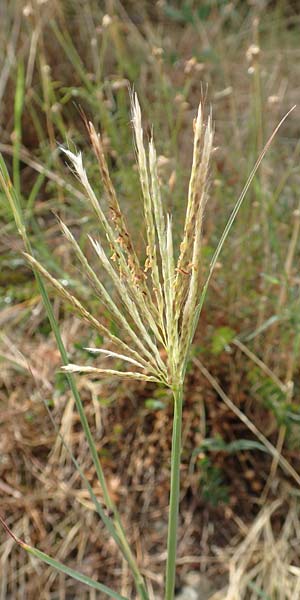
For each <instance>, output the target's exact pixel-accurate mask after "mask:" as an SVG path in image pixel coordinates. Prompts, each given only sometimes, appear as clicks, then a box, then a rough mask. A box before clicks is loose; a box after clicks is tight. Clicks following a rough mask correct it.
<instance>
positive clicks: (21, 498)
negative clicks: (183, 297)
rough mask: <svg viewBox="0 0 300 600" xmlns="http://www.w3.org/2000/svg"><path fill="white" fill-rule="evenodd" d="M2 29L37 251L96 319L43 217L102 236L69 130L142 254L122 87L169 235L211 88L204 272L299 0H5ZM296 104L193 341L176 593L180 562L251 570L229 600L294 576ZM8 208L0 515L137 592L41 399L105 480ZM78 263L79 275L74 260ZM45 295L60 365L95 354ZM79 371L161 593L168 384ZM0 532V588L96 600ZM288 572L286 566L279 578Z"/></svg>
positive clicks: (292, 95) (3, 115)
mask: <svg viewBox="0 0 300 600" xmlns="http://www.w3.org/2000/svg"><path fill="white" fill-rule="evenodd" d="M0 23H1V26H0V45H1V57H2V59H1V60H2V62H1V71H0V100H1V105H0V106H1V110H0V127H1V143H0V151H1V152H2V153H3V155H4V157H5V159H6V161H7V164H8V166H9V169H10V172H11V174H12V178H13V182H14V184H15V186H16V188H17V190H20V192H21V196H22V202H23V208H24V210H25V213H26V221H27V226H28V229H29V232H30V237H31V242H32V245H33V246H34V247H35V249H36V252H37V256H38V257H39V258H40V260H41V261H42V262H43V263H44V264H45V265H46V266H47V268H48V269H49V270H51V272H52V273H54V274H55V276H56V277H58V278H59V279H61V280H64V281H67V283H68V285H69V287H70V289H72V287H73V286H76V287H77V288H79V289H80V292H81V297H82V300H84V302H85V303H86V304H87V305H88V306H89V307H90V309H91V310H93V311H95V313H96V314H98V313H99V307H98V304H97V301H96V299H94V298H92V297H90V296H87V293H86V286H85V281H84V279H83V276H82V273H81V272H80V271H78V270H77V269H76V268H75V267H73V265H72V257H71V254H70V250H69V248H68V247H67V245H66V244H65V241H64V239H63V238H62V236H61V233H60V230H59V227H58V225H57V221H56V218H55V216H54V214H55V213H58V214H59V215H60V216H61V217H62V218H63V220H64V221H65V222H66V223H67V224H68V226H70V227H71V228H72V231H73V232H74V233H75V234H76V235H77V237H79V240H80V242H81V243H82V246H83V247H85V244H86V237H87V234H88V233H90V232H93V233H95V231H96V223H95V220H94V217H93V215H92V214H90V213H89V212H87V209H86V206H85V204H84V202H83V200H82V195H81V191H80V188H79V185H78V187H77V184H76V181H75V180H74V178H73V176H72V174H71V173H70V171H69V170H68V168H67V166H66V164H65V159H64V158H63V156H62V155H61V153H60V151H59V144H65V145H67V146H69V147H70V148H71V149H74V148H75V147H76V148H77V149H81V150H84V154H85V157H86V164H87V167H88V172H89V176H90V179H91V182H92V183H93V185H94V189H95V190H97V191H98V193H99V195H100V196H101V193H102V190H101V185H100V181H99V175H98V170H97V165H96V162H95V160H94V158H93V156H92V152H91V149H90V147H89V142H88V136H87V134H86V132H85V128H84V124H83V121H82V118H81V112H82V111H84V113H85V114H86V115H87V117H88V118H89V119H91V120H92V121H93V123H94V124H95V127H96V128H98V129H99V130H101V132H102V135H103V138H104V143H105V149H106V154H107V158H108V161H109V165H110V169H111V173H112V176H113V179H114V184H115V186H116V188H117V191H118V194H119V201H120V203H121V204H122V207H124V210H125V212H126V214H127V222H128V225H129V227H130V230H131V232H132V234H133V236H134V239H135V241H136V244H137V246H138V247H139V246H140V248H142V246H143V240H144V232H143V231H141V226H140V222H141V210H142V209H141V195H140V189H139V184H138V175H137V171H136V168H135V166H134V160H135V156H134V147H133V142H132V137H131V136H130V109H129V94H128V88H129V86H132V85H134V87H135V89H136V91H137V92H138V95H139V99H140V102H141V105H142V109H143V115H144V125H145V130H146V131H148V134H150V132H151V127H152V125H153V128H154V132H155V139H156V144H157V150H158V153H159V155H160V158H159V166H160V177H161V180H162V182H163V188H164V193H165V198H166V200H167V204H168V207H169V210H171V211H172V213H173V215H174V217H173V221H174V224H176V227H177V226H178V236H179V233H180V231H181V227H182V224H183V219H184V208H185V198H186V194H187V182H188V176H189V170H190V163H191V155H192V121H193V118H194V117H195V114H196V109H197V105H198V103H199V100H200V99H201V98H205V99H206V103H207V105H211V106H212V112H213V119H214V122H215V130H216V134H215V144H216V150H215V153H214V159H213V166H212V172H211V194H210V201H209V203H208V206H207V210H206V220H205V227H204V244H203V272H205V268H206V267H207V265H208V263H209V260H210V258H211V256H212V253H213V251H214V248H215V247H216V244H217V241H218V239H219V238H220V235H221V233H222V230H223V228H224V225H225V223H226V221H227V219H228V216H229V214H230V212H231V209H232V208H233V206H234V203H235V200H236V198H237V197H238V194H239V192H240V191H241V189H242V187H243V184H244V182H245V180H246V178H247V175H248V173H249V171H250V169H251V168H252V166H253V164H254V162H255V160H256V157H257V155H258V154H259V152H260V150H261V148H262V146H263V144H264V142H265V141H266V140H267V138H268V136H269V135H270V133H271V132H272V130H273V129H274V126H275V125H276V124H277V122H278V121H279V120H280V118H281V116H282V115H283V114H284V113H285V112H286V111H287V110H288V109H289V108H290V107H291V106H292V105H293V104H295V103H297V102H298V95H299V86H298V83H297V80H298V75H299V73H298V71H299V67H298V64H299V54H300V49H299V41H298V37H299V36H298V26H299V13H298V12H297V3H293V2H286V1H284V0H282V1H280V0H278V1H277V2H276V1H275V2H268V1H267V0H266V1H263V0H262V1H259V0H257V1H252V2H228V1H226V0H210V1H209V0H207V2H205V1H204V2H196V1H194V2H193V1H192V0H190V1H188V0H187V1H186V2H179V1H178V2H168V1H165V2H164V1H159V2H157V3H147V2H143V1H142V2H139V3H136V2H133V1H132V2H130V1H127V2H125V1H123V2H119V1H118V0H111V1H107V2H97V1H96V0H95V1H93V0H89V1H88V2H86V1H84V0H82V1H80V0H79V1H75V0H67V1H62V0H55V1H53V2H49V1H47V0H35V1H33V0H32V2H25V1H21V0H20V1H17V0H16V1H8V0H2V2H1V5H0ZM298 111H299V109H297V108H296V110H294V112H293V113H292V114H291V115H290V117H289V119H288V120H287V121H286V123H285V124H284V126H283V127H282V129H281V130H280V132H279V134H278V135H277V137H276V140H275V142H274V143H273V146H272V148H271V150H270V151H269V153H268V155H267V157H266V158H265V159H264V162H263V164H262V166H261V167H260V170H259V173H258V174H257V176H256V178H255V182H254V184H253V185H252V188H251V190H250V192H249V193H248V196H247V199H246V202H245V204H244V206H243V207H242V209H241V211H240V213H239V216H238V219H237V222H236V224H235V227H234V230H233V232H232V234H231V237H230V240H229V242H228V243H227V245H226V248H225V249H224V251H223V253H222V257H221V262H220V263H219V264H218V269H217V271H216V273H215V275H214V278H213V281H212V284H211V288H210V292H209V296H208V298H207V301H206V305H205V310H204V312H203V314H202V319H201V322H200V326H199V328H198V332H197V335H196V339H195V343H194V348H193V356H192V359H191V362H190V365H189V381H188V388H187V390H186V398H187V401H186V405H185V409H184V451H183V465H182V479H183V489H182V498H181V521H180V539H179V560H178V587H180V586H181V585H182V583H183V582H184V580H185V577H186V574H187V573H188V572H189V571H191V570H196V571H199V569H200V570H201V571H206V572H207V573H208V576H209V577H210V578H211V579H213V580H214V583H215V584H216V586H215V587H219V588H225V587H226V585H227V577H228V566H229V565H231V567H232V569H234V568H236V569H237V567H238V566H239V567H241V572H242V575H241V577H240V582H239V584H238V585H240V588H239V591H238V593H239V594H240V595H239V596H237V597H240V598H244V597H245V598H247V597H248V596H247V594H248V595H249V597H251V598H252V597H253V598H259V597H263V598H269V599H270V600H271V599H273V598H277V597H279V595H277V594H279V591H278V590H279V589H280V586H281V585H282V582H284V585H283V588H282V589H286V590H287V591H286V596H282V597H285V598H292V597H293V596H292V594H293V593H294V594H296V593H297V590H296V591H295V589H296V587H295V586H296V584H295V586H294V587H292V586H293V578H294V577H295V578H296V576H297V577H298V578H299V571H298V570H297V569H299V559H298V558H297V555H298V556H299V535H298V534H297V527H298V525H297V524H298V506H297V497H298V487H297V486H298V485H299V481H298V484H297V477H299V476H297V473H298V472H299V420H300V411H299V385H300V379H299V375H300V374H299V345H300V317H299V282H300V280H299V270H298V262H299V239H298V238H299V228H300V202H299V193H298V187H299V166H298V164H299V153H300V143H299V139H298V137H299V135H298V134H299V112H298ZM0 219H1V236H0V252H1V255H0V261H1V263H0V264H1V269H0V308H1V312H0V321H1V326H2V332H1V338H0V352H1V387H0V408H1V416H2V419H1V424H0V431H1V436H0V449H1V459H0V495H1V510H2V513H3V514H4V516H5V517H6V519H7V522H8V523H9V525H10V526H11V527H12V528H13V530H14V531H15V533H16V534H17V535H19V536H20V537H22V538H25V539H26V540H29V541H30V542H31V543H32V544H35V545H37V546H38V547H39V548H41V549H42V550H44V551H46V552H49V553H51V554H52V555H54V554H55V555H56V556H57V557H58V558H59V559H61V560H64V562H67V563H68V564H69V565H70V566H77V567H79V566H80V567H81V570H83V571H84V572H86V573H87V574H89V575H91V576H97V577H99V579H101V580H102V581H106V582H108V583H112V582H114V583H116V582H119V583H120V589H122V593H124V594H127V595H129V597H130V594H131V583H132V582H131V579H130V577H129V575H128V573H127V571H126V568H125V565H124V564H123V563H121V562H120V559H119V556H118V554H117V551H116V549H115V547H114V545H113V544H111V543H110V542H109V540H108V539H107V536H106V533H105V532H104V530H103V527H102V525H101V524H100V523H98V520H97V518H96V517H95V515H94V513H93V511H92V510H87V509H88V508H92V507H91V506H90V504H89V503H90V501H89V499H88V497H87V495H86V492H85V490H83V489H82V488H81V482H80V480H79V478H78V474H77V473H76V472H74V469H73V465H72V463H71V461H70V459H69V457H68V455H67V454H66V452H65V449H64V447H63V446H62V445H61V442H60V439H59V438H58V437H57V435H56V433H55V431H54V429H53V426H52V424H51V421H50V419H49V416H48V414H47V411H46V409H45V407H44V403H43V399H44V400H46V401H47V403H48V406H49V408H50V409H51V412H52V415H53V417H54V419H55V421H56V422H57V424H58V426H59V427H60V431H61V432H62V433H63V434H64V436H65V438H66V440H67V442H68V443H69V445H70V446H71V448H72V449H73V451H74V453H75V454H76V456H77V457H78V458H79V459H80V463H81V465H82V467H84V469H85V472H86V473H87V475H88V477H89V479H90V482H91V483H93V484H95V489H96V483H95V480H94V472H93V469H92V466H91V459H90V456H89V453H88V449H87V447H86V443H85V441H84V437H83V434H82V432H81V429H80V427H79V422H78V416H77V414H76V412H75V410H74V405H73V401H72V398H71V397H70V395H69V392H68V390H67V386H66V382H65V378H64V376H63V375H62V374H58V373H57V370H58V368H59V366H60V358H59V354H58V351H57V349H56V347H55V342H54V339H53V337H52V334H51V333H50V327H49V324H48V321H47V318H46V316H45V313H44V310H43V308H42V303H41V299H40V297H39V295H38V293H37V288H36V285H35V282H34V278H33V275H32V273H31V271H30V270H29V268H28V266H27V264H26V262H25V260H24V259H23V258H22V255H21V251H22V244H21V242H20V240H19V237H18V235H17V232H16V229H15V225H14V222H13V218H12V215H11V213H10V209H9V207H8V205H7V202H6V200H5V197H4V195H1V196H0ZM175 237H176V229H175ZM86 252H87V253H89V249H88V247H86ZM91 260H92V257H91ZM70 272H71V273H72V278H70V276H69V275H66V273H70ZM50 293H52V292H51V290H50ZM54 307H55V312H56V315H57V317H58V318H59V320H60V323H61V327H62V332H63V337H64V341H65V344H66V346H67V349H68V352H69V356H70V360H71V361H72V362H81V361H83V360H85V361H86V360H87V355H86V352H84V350H83V348H84V347H85V346H91V345H92V344H93V343H98V344H99V343H100V342H101V340H99V339H98V340H97V339H96V338H95V334H94V333H91V331H90V330H89V329H88V328H86V329H85V328H84V327H83V326H82V324H79V322H78V321H77V320H76V318H74V317H73V316H71V315H70V313H69V311H68V307H67V306H64V305H63V304H62V303H61V301H59V300H57V299H55V300H54ZM103 317H104V318H107V325H108V326H109V327H110V328H112V329H113V328H114V327H115V325H114V323H112V322H110V321H109V319H108V317H107V315H105V314H104V315H103ZM89 360H92V358H89ZM203 365H205V367H206V368H207V369H208V370H209V372H210V373H211V376H210V377H209V374H208V373H207V371H205V368H203ZM141 385H142V387H141ZM79 387H80V391H81V393H82V396H83V398H84V401H85V403H86V408H87V412H88V415H89V418H90V423H91V426H92V427H93V429H94V431H95V436H96V438H97V440H98V443H99V452H100V454H101V457H102V460H103V461H104V466H105V470H106V472H107V476H108V480H109V484H110V491H111V492H112V494H113V496H114V499H115V500H116V502H117V503H118V505H119V507H120V511H121V513H122V514H123V517H124V520H125V522H126V524H127V529H128V531H129V532H130V537H131V541H132V544H133V546H134V547H135V550H136V552H137V555H138V557H139V560H140V563H141V564H142V569H143V572H144V573H145V574H146V575H147V577H148V578H149V579H150V581H151V582H152V585H153V598H158V597H159V593H160V589H161V586H162V577H163V574H162V573H163V570H162V569H161V568H160V567H161V564H162V563H163V561H164V560H165V554H164V551H165V537H166V523H167V520H166V517H167V515H166V508H167V504H168V486H167V482H168V469H169V455H170V427H171V423H170V415H171V405H170V400H171V399H170V398H169V397H168V396H167V395H166V393H165V392H163V391H162V390H161V389H159V388H157V387H156V386H154V385H152V384H149V383H147V384H146V383H145V384H144V383H143V384H140V383H139V385H138V387H137V386H136V384H134V383H130V384H128V383H126V385H124V384H123V383H120V382H119V381H116V380H115V379H113V378H112V379H107V378H106V379H105V380H104V381H102V380H101V381H98V380H97V381H95V380H90V379H89V378H85V377H83V378H81V379H80V380H79ZM220 387H221V390H220ZM222 394H223V396H222ZM224 394H225V396H224ZM226 398H227V404H226ZM224 400H225V402H224ZM228 400H229V403H230V400H231V401H232V402H233V403H234V406H235V407H237V409H239V410H240V411H242V413H243V414H246V416H247V417H248V419H250V422H251V423H252V424H253V425H254V428H255V427H257V428H258V429H259V430H260V431H262V432H263V433H264V434H265V436H267V438H268V439H269V440H270V441H271V442H272V444H273V445H274V446H275V447H276V448H277V450H278V456H277V459H274V458H273V459H272V457H270V455H269V454H268V453H266V452H262V450H261V447H260V446H259V444H258V442H257V437H256V435H255V430H254V428H253V427H252V430H251V431H249V427H248V426H247V423H245V422H242V421H241V420H240V418H239V415H238V414H237V412H235V413H234V412H232V410H231V408H230V404H228ZM248 425H249V423H248ZM281 456H282V457H283V458H285V459H286V460H287V461H288V463H289V465H290V470H289V472H288V473H287V470H286V469H285V470H282V469H281V466H280V462H281V463H282V461H281V459H280V457H281ZM96 491H97V489H96ZM275 498H279V499H280V501H279V502H277V504H274V500H275ZM271 513H272V518H270V514H271ZM253 524H254V525H255V527H256V529H254V531H255V532H256V534H255V535H254V534H253ZM251 532H252V535H250V534H251ZM249 536H250V538H249ZM268 536H269V537H268ZM266 539H267V540H269V545H267V549H268V550H266ZM243 540H244V541H243ZM247 540H248V546H247ZM249 540H250V541H249ZM287 542H288V548H289V551H288V552H287V551H286V546H285V545H284V543H287ZM243 543H244V544H246V545H244V546H241V545H240V544H243ZM0 544H1V545H0V550H1V551H0V556H1V558H0V561H1V562H0V574H1V577H0V580H1V583H0V598H1V600H2V599H6V598H10V597H11V598H25V597H26V598H35V597H40V598H43V599H48V598H60V599H61V598H74V597H76V598H93V597H95V596H93V595H92V592H87V590H86V589H85V588H84V587H82V589H81V588H80V587H79V586H78V584H75V583H74V582H73V581H72V580H70V579H68V578H65V577H64V576H63V575H58V574H56V573H53V572H52V571H51V570H50V569H48V568H47V567H44V566H43V567H42V566H41V565H40V564H37V563H35V562H34V561H30V560H29V559H28V557H27V556H24V555H23V553H22V552H20V551H19V550H18V549H16V548H15V547H14V546H13V543H12V542H11V541H10V540H7V538H6V537H5V536H4V535H1V540H0ZM249 544H250V546H251V544H252V546H251V550H249V547H250V546H249ZM270 547H272V548H273V549H274V554H270V553H269V548H270ZM236 548H238V549H239V551H238V552H237V551H236ZM243 548H244V552H245V553H244V554H243ZM245 548H246V550H245ZM274 556H275V557H276V561H277V562H276V561H275V559H274ZM245 557H246V558H245ZM270 557H271V559H272V560H270ZM283 558H284V560H283ZM239 561H240V562H239ZM297 561H298V562H297ZM274 564H275V565H277V576H276V577H275V576H274V572H273V571H272V568H274ZM258 565H261V567H259V566H258ZM279 566H280V569H282V571H280V569H279ZM293 569H294V570H293ZM285 577H289V578H290V580H291V581H292V583H291V587H290V588H289V589H288V587H287V583H286V581H287V580H285ZM236 585H237V584H236ZM289 585H290V584H289ZM272 586H273V587H272ZM274 586H275V587H274ZM298 591H299V590H298ZM282 593H283V592H282ZM250 594H252V596H250ZM255 594H256V595H255ZM259 594H260V595H259ZM262 594H263V595H262ZM98 597H100V596H98ZM221 597H222V598H223V597H224V594H223V596H221ZM280 597H281V596H280ZM297 597H298V596H296V595H295V596H294V598H295V599H296V598H297Z"/></svg>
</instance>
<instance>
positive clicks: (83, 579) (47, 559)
mask: <svg viewBox="0 0 300 600" xmlns="http://www.w3.org/2000/svg"><path fill="white" fill-rule="evenodd" d="M22 547H23V548H24V550H26V551H27V552H28V553H29V554H32V556H35V557H36V558H38V559H40V560H42V561H43V562H44V563H46V564H47V565H50V567H53V568H54V569H57V571H60V572H61V573H65V575H69V577H72V578H73V579H76V581H80V583H85V585H88V586H89V587H90V588H93V589H94V590H99V591H100V592H103V593H104V594H106V595H107V596H110V598H115V599H116V600H127V598H125V596H121V595H120V594H118V592H115V591H114V590H112V589H111V588H109V587H107V586H106V585H104V584H103V583H98V581H95V580H94V579H91V577H88V576H87V575H84V574H83V573H79V571H75V570H74V569H71V568H70V567H67V566H66V565H64V564H63V563H61V562H59V561H58V560H55V559H54V558H51V556H48V554H45V553H44V552H41V550H38V549H37V548H33V547H32V546H28V544H22Z"/></svg>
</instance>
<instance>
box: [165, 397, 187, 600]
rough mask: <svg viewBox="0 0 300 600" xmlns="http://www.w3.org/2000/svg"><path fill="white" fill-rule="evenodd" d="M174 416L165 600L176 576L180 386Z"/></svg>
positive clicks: (169, 597)
mask: <svg viewBox="0 0 300 600" xmlns="http://www.w3.org/2000/svg"><path fill="white" fill-rule="evenodd" d="M173 396H174V416H173V434H172V453H171V489H170V503H169V524H168V555H167V568H166V592H165V600H173V598H174V588H175V574H176V549H177V528H178V512H179V491H180V457H181V427H182V403H183V388H182V385H179V386H177V387H176V388H175V387H174V388H173Z"/></svg>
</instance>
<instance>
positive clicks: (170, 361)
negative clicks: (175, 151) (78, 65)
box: [28, 94, 213, 389]
mask: <svg viewBox="0 0 300 600" xmlns="http://www.w3.org/2000/svg"><path fill="white" fill-rule="evenodd" d="M132 122H133V128H134V135H135V146H136V154H137V163H138V171H139V178H140V184H141V189H142V196H143V204H144V221H145V230H146V240H147V246H146V261H145V264H142V263H141V261H140V260H139V258H138V256H137V254H136V252H135V249H134V244H133V241H132V238H131V235H130V233H129V231H128V228H127V226H126V222H125V219H124V217H123V214H122V212H121V209H120V206H119V202H118V199H117V196H116V192H115V189H114V186H113V184H112V181H111V178H110V174H109V170H108V167H107V162H106V159H105V155H104V152H103V145H102V141H101V137H100V135H99V134H97V133H96V131H95V128H94V126H93V125H92V124H91V123H88V124H87V126H88V130H89V134H90V138H91V142H92V147H93V150H94V153H95V155H96V157H97V160H98V165H99V170H100V174H101V179H102V184H103V188H104V190H105V195H106V201H107V204H108V207H109V216H107V215H106V214H105V212H104V210H103V208H102V203H100V202H99V200H98V198H97V197H96V194H95V192H94V191H93V189H92V187H91V185H90V183H89V180H88V177H87V173H86V170H85V168H84V165H83V160H82V155H81V153H78V154H74V153H73V152H71V151H70V150H66V149H64V150H63V151H64V153H65V155H66V156H67V157H68V159H69V160H70V161H71V163H72V168H73V170H74V172H75V174H76V176H77V178H78V179H79V181H80V182H81V184H82V186H83V189H84V192H85V195H86V199H87V201H88V202H89V204H90V205H91V207H92V209H93V210H94V212H95V215H96V217H97V220H98V221H99V224H100V226H101V229H102V231H103V232H104V234H105V236H106V239H107V242H108V246H107V247H108V251H105V250H104V248H103V246H102V244H101V242H100V240H99V239H94V238H92V237H90V242H91V245H92V247H93V249H94V251H95V254H96V255H97V258H98V260H99V261H100V265H101V267H102V269H104V270H105V271H106V274H107V275H108V276H109V278H110V279H111V282H112V283H113V286H114V289H115V294H113V296H112V295H111V293H110V292H109V291H108V290H107V289H106V287H105V286H104V285H103V283H102V277H101V278H99V276H98V274H97V273H96V271H95V270H94V269H93V268H92V266H91V265H90V263H89V261H88V259H87V258H86V256H85V255H84V253H83V252H82V250H81V248H80V246H79V244H78V242H77V241H76V239H75V237H74V236H73V234H72V233H71V231H70V229H69V228H68V227H67V226H66V225H65V224H64V223H62V222H60V225H61V228H62V231H63V233H64V235H65V236H66V238H67V240H68V241H69V242H70V244H71V245H72V247H73V250H74V253H75V255H76V257H77V259H78V261H79V263H80V264H81V268H82V272H84V274H85V276H86V277H87V278H88V280H89V283H90V285H91V288H92V289H93V292H94V293H95V294H96V296H97V297H98V298H99V300H100V302H101V303H102V304H103V305H104V306H105V308H106V309H107V310H108V311H109V313H110V315H111V317H112V318H113V320H114V321H115V322H116V324H117V325H118V327H119V331H120V336H119V335H118V336H116V335H114V334H112V333H111V331H110V330H109V329H108V328H107V327H105V326H104V325H103V324H102V323H101V322H100V321H99V320H98V319H97V317H96V316H95V315H92V314H91V313H90V312H89V311H88V310H87V309H86V308H85V307H84V306H83V304H82V303H81V302H80V301H79V300H78V299H77V298H76V297H75V296H73V295H72V294H71V293H70V291H69V290H67V289H66V287H65V286H63V285H62V283H60V282H59V281H57V280H56V279H54V278H53V277H52V276H51V275H50V274H49V273H48V272H47V271H46V270H45V269H44V268H43V267H42V266H41V265H40V264H39V263H38V262H37V261H36V260H35V259H34V258H32V257H31V256H28V260H29V261H30V262H31V263H32V264H33V265H34V266H35V267H36V268H37V269H39V271H40V272H41V273H42V275H43V276H45V277H46V278H47V279H48V280H49V281H50V283H51V284H52V285H53V286H54V288H55V289H56V291H57V292H58V293H59V295H60V296H62V297H63V298H64V299H65V300H66V301H67V302H68V303H69V304H70V305H71V306H72V307H73V309H74V311H75V312H76V313H77V314H78V315H79V316H80V317H81V318H82V319H84V320H85V321H87V322H88V323H89V324H90V325H91V326H92V327H94V328H95V329H96V330H97V331H99V332H100V333H101V334H102V335H104V337H105V338H107V340H109V341H110V342H111V344H112V345H113V349H112V350H104V349H102V348H100V349H91V348H90V349H88V350H90V351H91V352H93V353H99V354H105V355H106V356H109V357H115V358H118V359H119V360H122V361H124V363H128V365H133V366H134V370H133V371H116V370H112V369H105V368H100V367H99V368H98V367H91V366H80V365H74V364H69V365H68V366H66V367H63V369H64V370H65V371H69V372H81V373H91V374H104V373H107V374H116V375H118V376H121V377H127V378H136V379H143V380H148V381H157V382H161V383H164V384H165V385H167V386H169V387H171V388H173V389H174V387H176V386H177V385H178V384H179V385H180V384H182V382H183V379H184V374H185V368H186V361H187V356H188V352H189V348H190V345H191V342H192V339H193V335H194V332H195V328H196V325H197V323H196V322H195V318H196V320H197V307H198V306H199V301H200V294H201V283H200V265H201V231H202V221H203V213H204V207H205V203H206V198H207V191H208V171H209V161H210V156H211V153H212V145H213V131H212V122H211V116H209V117H208V119H207V122H206V123H205V122H204V117H203V108H202V106H201V105H200V106H199V109H198V114H197V118H196V119H195V121H194V148H193V162H192V170H191V177H190V183H189V191H188V201H187V210H186V219H185V226H184V233H183V239H182V242H181V245H180V249H179V252H178V254H179V256H178V260H177V261H176V260H175V257H174V250H173V236H172V220H171V217H170V215H166V214H165V210H164V206H163V202H162V198H161V186H160V181H159V176H158V169H157V156H156V151H155V146H154V142H153V139H151V140H150V142H149V148H148V156H147V153H146V150H145V145H144V139H143V137H144V136H143V128H142V121H141V110H140V105H139V102H138V99H137V96H136V94H134V95H133V97H132ZM198 312H199V311H198ZM131 368H132V367H131Z"/></svg>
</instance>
